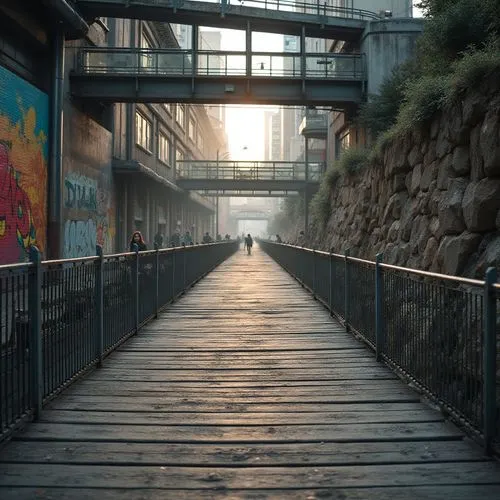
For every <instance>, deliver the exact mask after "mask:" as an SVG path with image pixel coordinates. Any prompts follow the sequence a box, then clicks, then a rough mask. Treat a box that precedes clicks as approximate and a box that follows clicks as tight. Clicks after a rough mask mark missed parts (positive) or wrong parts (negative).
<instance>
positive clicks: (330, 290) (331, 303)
mask: <svg viewBox="0 0 500 500" xmlns="http://www.w3.org/2000/svg"><path fill="white" fill-rule="evenodd" d="M329 261H330V263H329V264H330V265H329V267H330V269H329V272H328V275H329V280H328V283H329V292H328V308H329V309H330V316H333V248H330V257H329Z"/></svg>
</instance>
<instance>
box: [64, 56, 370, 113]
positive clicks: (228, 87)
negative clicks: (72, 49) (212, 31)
mask: <svg viewBox="0 0 500 500" xmlns="http://www.w3.org/2000/svg"><path fill="white" fill-rule="evenodd" d="M364 82H365V67H364V58H363V56H362V55H349V54H331V53H290V52H252V51H251V50H249V51H213V50H181V49H130V48H90V49H83V50H81V51H80V53H79V64H78V68H77V70H76V71H75V72H74V73H73V74H72V75H71V91H72V93H73V94H74V95H75V96H78V97H80V98H87V99H98V100H100V101H103V102H106V101H108V102H145V103H151V102H189V103H245V104H283V105H287V104H288V105H294V104H295V105H297V104H302V105H303V104H310V105H330V106H339V107H345V106H348V105H350V104H353V103H360V102H361V101H362V98H363V92H364Z"/></svg>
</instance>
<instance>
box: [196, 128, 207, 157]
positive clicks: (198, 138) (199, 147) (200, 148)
mask: <svg viewBox="0 0 500 500" xmlns="http://www.w3.org/2000/svg"><path fill="white" fill-rule="evenodd" d="M196 142H197V144H198V149H199V150H200V151H201V152H202V153H203V148H204V146H205V144H204V142H203V136H202V135H201V134H200V133H199V132H198V137H197V141H196Z"/></svg>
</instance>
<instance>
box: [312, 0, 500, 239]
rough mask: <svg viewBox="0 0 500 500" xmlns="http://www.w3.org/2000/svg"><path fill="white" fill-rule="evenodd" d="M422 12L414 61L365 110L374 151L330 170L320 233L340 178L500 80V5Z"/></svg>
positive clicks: (464, 2) (350, 153)
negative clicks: (478, 88) (475, 91)
mask: <svg viewBox="0 0 500 500" xmlns="http://www.w3.org/2000/svg"><path fill="white" fill-rule="evenodd" d="M417 7H420V8H421V9H423V11H424V16H425V17H426V19H427V22H426V24H425V27H424V31H423V33H422V36H421V37H420V39H419V40H418V43H417V50H416V54H415V57H414V58H413V59H412V60H410V61H407V62H406V63H404V64H403V65H401V66H399V67H398V68H396V69H395V70H394V71H393V72H392V74H391V75H390V77H389V78H387V79H386V81H385V82H384V83H383V84H382V86H381V88H380V93H379V94H378V95H376V96H371V97H370V100H369V102H367V103H366V104H365V105H364V106H362V107H361V109H360V112H359V115H358V121H359V124H360V125H362V126H364V127H366V128H367V129H368V130H369V132H370V133H371V137H372V138H373V139H374V140H373V141H372V142H373V143H372V146H371V149H370V150H369V151H367V150H347V151H346V152H344V153H343V155H342V157H341V159H340V160H339V161H337V162H335V163H334V164H333V165H331V166H329V168H328V169H327V172H326V175H325V176H324V178H323V181H322V184H321V186H320V189H319V191H318V193H317V194H316V195H315V196H314V198H313V200H312V202H311V206H310V207H311V216H312V225H313V227H315V228H316V229H319V230H322V229H324V227H325V225H326V223H327V221H328V218H329V217H330V215H331V214H330V211H331V208H330V189H331V187H332V186H333V185H335V183H336V182H337V180H338V178H339V177H340V175H341V174H343V173H346V174H349V175H350V174H354V173H355V172H357V171H359V170H361V169H362V168H364V167H365V166H366V165H368V164H369V161H370V159H373V158H375V157H378V156H379V153H380V152H381V151H382V148H383V146H384V145H385V144H386V143H387V142H388V141H390V140H394V139H396V138H398V137H401V136H403V135H405V134H407V133H408V132H409V131H411V130H415V129H417V128H419V127H422V126H425V125H426V124H427V123H428V122H429V120H430V119H431V118H432V117H433V116H434V114H435V113H436V112H438V111H440V110H443V109H445V108H447V107H449V106H451V105H452V104H453V103H454V102H456V100H457V99H459V98H460V96H461V95H462V93H463V92H464V91H465V90H467V89H470V88H474V87H475V86H477V85H479V84H480V83H481V82H482V81H483V80H485V79H486V78H488V77H489V76H490V75H492V74H498V75H499V80H500V1H499V0H421V1H420V2H419V3H418V4H417Z"/></svg>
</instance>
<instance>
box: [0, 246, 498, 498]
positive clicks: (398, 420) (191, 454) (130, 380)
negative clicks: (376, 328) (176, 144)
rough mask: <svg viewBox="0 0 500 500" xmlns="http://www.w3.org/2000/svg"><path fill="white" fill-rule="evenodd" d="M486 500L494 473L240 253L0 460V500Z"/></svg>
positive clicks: (258, 258) (279, 274) (305, 300)
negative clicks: (223, 499) (37, 499)
mask: <svg viewBox="0 0 500 500" xmlns="http://www.w3.org/2000/svg"><path fill="white" fill-rule="evenodd" d="M139 497H140V498H144V499H157V498H175V499H185V498H192V499H197V500H198V499H208V498H210V499H213V498H271V499H272V498H287V499H304V498H343V499H346V500H348V499H374V500H381V499H384V500H393V499H395V498H405V499H423V498H425V499H436V500H437V499H442V498H453V499H454V500H457V499H464V500H465V499H481V500H485V499H487V500H489V499H491V500H492V499H498V498H499V497H500V465H499V464H498V463H495V462H492V461H488V460H486V459H485V458H484V456H483V455H482V453H481V451H480V450H479V449H478V448H477V447H476V446H475V445H474V444H472V443H471V442H468V441H466V440H464V439H463V436H462V434H461V432H460V431H459V430H458V429H457V428H455V427H453V426H452V425H450V424H448V423H446V422H445V420H444V418H443V416H442V415H441V414H440V413H439V412H437V411H435V410H433V409H431V408H430V407H428V406H427V405H425V404H423V403H421V402H420V397H419V395H418V394H417V393H415V392H414V391H412V390H411V389H409V388H408V387H407V386H406V385H404V384H403V383H402V382H401V381H399V380H398V379H397V378H396V377H395V375H393V374H392V372H390V371H389V370H388V369H387V368H386V367H384V366H383V365H381V364H379V363H377V362H376V361H375V360H374V358H373V355H372V353H371V352H369V351H368V350H366V349H365V347H364V346H363V345H362V344H361V343H359V342H358V341H357V340H355V338H354V337H352V336H351V335H349V334H346V333H345V332H344V330H343V328H342V327H341V326H340V325H339V324H338V323H337V322H335V321H334V320H332V319H331V318H330V317H329V315H328V313H327V312H326V311H325V309H323V308H322V307H321V306H320V305H319V304H318V303H317V302H315V301H314V300H313V299H312V298H311V297H310V295H308V294H307V293H306V292H305V291H303V290H302V289H301V288H300V287H299V286H298V285H297V284H296V282H294V280H293V279H292V278H291V277H290V276H289V275H287V274H286V273H285V272H284V271H282V270H281V269H280V268H279V266H278V265H277V264H276V263H274V262H273V261H272V260H271V259H270V258H269V257H267V256H266V255H264V254H263V252H260V251H259V249H258V248H257V249H255V248H254V254H253V255H252V256H247V255H246V254H245V253H244V252H243V251H240V252H239V253H238V254H237V255H236V256H233V257H232V258H231V259H230V260H229V261H227V262H226V263H224V264H222V265H221V266H220V267H219V268H217V269H216V270H215V271H214V272H212V273H211V274H210V275H209V276H208V277H206V278H205V279H204V280H203V281H202V282H201V283H199V284H198V285H196V287H195V288H194V289H193V290H191V291H189V292H188V294H187V295H186V296H185V297H183V298H182V299H181V300H180V301H178V302H177V303H176V304H174V305H173V306H170V307H169V308H168V309H167V310H166V311H165V312H163V313H162V314H161V315H160V318H159V320H157V321H153V322H151V323H150V324H149V325H147V326H146V327H144V328H143V329H142V330H141V331H140V332H139V334H138V335H137V336H135V337H133V338H132V339H131V340H130V341H128V342H127V343H126V344H124V345H123V346H122V347H121V348H119V350H118V351H116V352H115V353H113V354H112V355H111V356H110V357H109V358H108V359H106V360H105V361H104V364H103V367H102V368H101V369H98V370H96V371H95V372H93V373H91V374H90V375H89V376H87V377H86V378H84V379H83V380H81V381H80V382H78V383H76V384H74V385H73V386H71V387H70V388H69V389H67V390H66V391H65V392H64V393H63V394H62V395H61V396H59V397H58V398H57V399H55V400H54V401H53V402H52V403H51V404H50V406H49V407H48V408H47V409H46V410H45V412H44V413H43V415H42V418H41V420H40V421H39V422H37V423H33V424H30V425H29V426H28V427H27V429H26V430H25V431H24V432H23V433H21V434H20V435H19V436H18V438H17V439H16V441H13V442H11V443H8V444H7V446H6V447H5V448H4V449H2V452H1V453H0V498H2V499H3V500H9V499H15V500H22V499H28V498H29V499H32V498H57V499H59V500H60V499H71V500H74V499H81V498H85V499H94V498H95V499H100V500H103V499H104V500H107V499H115V498H120V499H125V500H130V499H137V498H139Z"/></svg>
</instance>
